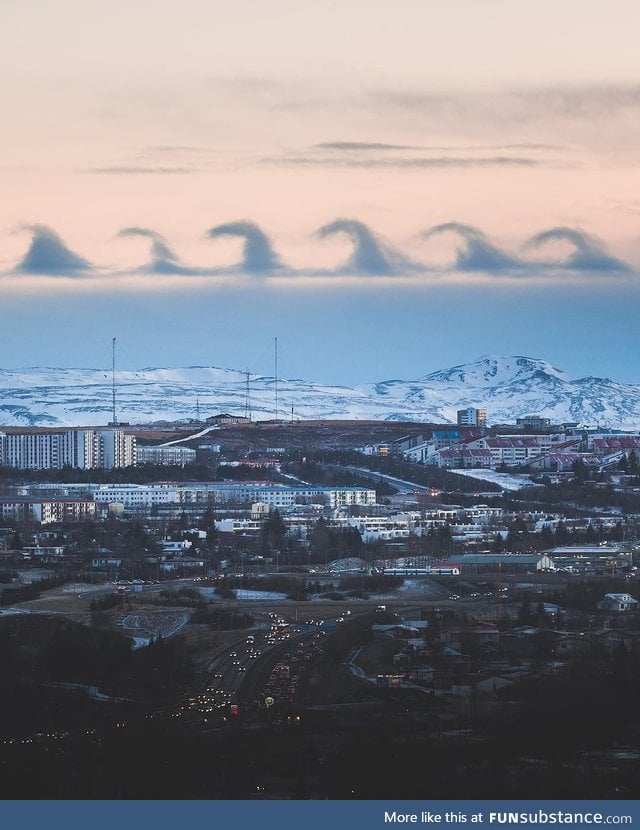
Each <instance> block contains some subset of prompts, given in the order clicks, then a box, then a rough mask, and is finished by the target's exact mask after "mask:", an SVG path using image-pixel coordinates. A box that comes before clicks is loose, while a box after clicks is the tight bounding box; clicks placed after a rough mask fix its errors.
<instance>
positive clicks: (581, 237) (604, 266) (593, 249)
mask: <svg viewBox="0 0 640 830" xmlns="http://www.w3.org/2000/svg"><path fill="white" fill-rule="evenodd" d="M548 242H569V243H570V244H571V245H573V246H574V250H573V252H572V253H570V254H569V256H568V257H567V258H566V259H565V260H561V261H545V262H544V263H542V264H543V265H545V266H547V267H550V268H562V269H566V270H570V271H598V272H600V273H603V272H604V273H608V272H629V271H631V267H630V266H629V265H628V264H627V263H626V262H623V261H622V260H621V259H617V258H616V257H613V256H611V255H610V254H608V253H607V252H606V250H605V248H604V245H603V244H602V243H601V242H600V240H599V239H597V238H596V237H595V236H592V235H590V234H587V233H585V232H584V231H580V230H577V229H576V228H567V227H555V228H549V229H548V230H546V231H541V232H540V233H537V234H536V235H535V236H532V237H531V239H529V240H528V241H527V242H526V243H525V245H524V248H525V250H526V249H539V248H541V247H542V246H544V245H546V244H547V243H548Z"/></svg>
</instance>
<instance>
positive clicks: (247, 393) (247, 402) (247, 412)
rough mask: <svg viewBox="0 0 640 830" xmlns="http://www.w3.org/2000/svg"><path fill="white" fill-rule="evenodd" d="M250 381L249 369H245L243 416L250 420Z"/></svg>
mask: <svg viewBox="0 0 640 830" xmlns="http://www.w3.org/2000/svg"><path fill="white" fill-rule="evenodd" d="M250 381H251V375H250V374H249V370H248V369H247V372H246V387H245V393H244V417H245V418H248V419H249V420H251V388H250V385H249V384H250Z"/></svg>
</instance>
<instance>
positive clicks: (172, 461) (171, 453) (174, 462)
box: [136, 446, 196, 467]
mask: <svg viewBox="0 0 640 830" xmlns="http://www.w3.org/2000/svg"><path fill="white" fill-rule="evenodd" d="M136 458H137V463H138V464H157V465H162V466H170V467H184V466H185V465H186V464H195V461H196V451H195V450H192V449H190V448H189V447H177V446H170V447H140V446H138V448H137V451H136Z"/></svg>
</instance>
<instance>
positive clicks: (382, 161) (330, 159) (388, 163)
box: [263, 155, 540, 170]
mask: <svg viewBox="0 0 640 830" xmlns="http://www.w3.org/2000/svg"><path fill="white" fill-rule="evenodd" d="M263 163H266V164H276V165H281V166H286V167H351V168H362V169H371V168H380V169H382V168H389V169H400V170H401V169H407V170H410V169H430V168H452V169H455V168H461V169H466V168H471V167H536V166H537V165H539V164H540V161H539V160H538V159H535V158H527V157H525V156H391V157H390V156H365V157H359V156H357V155H342V156H278V157H271V158H267V159H263Z"/></svg>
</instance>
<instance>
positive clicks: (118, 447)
mask: <svg viewBox="0 0 640 830" xmlns="http://www.w3.org/2000/svg"><path fill="white" fill-rule="evenodd" d="M639 451H640V432H638V433H634V432H631V431H622V430H615V429H612V428H607V429H602V428H599V427H598V426H597V425H596V426H594V427H588V426H585V425H582V424H578V423H562V424H554V423H552V421H551V419H549V418H547V417H541V416H539V415H526V416H522V417H519V418H518V419H517V420H516V421H515V422H514V423H513V424H491V425H489V424H488V420H487V412H486V411H485V410H484V409H480V408H468V409H463V410H460V411H458V415H457V424H455V425H451V424H425V423H410V422H394V421H330V420H326V421H293V420H292V421H291V422H288V421H279V420H273V421H253V420H251V418H250V417H247V416H246V415H245V416H240V415H233V414H229V413H221V414H218V415H213V416H211V417H209V418H206V419H203V420H202V421H191V422H178V423H175V424H169V423H162V424H147V425H130V424H121V423H117V422H116V420H115V416H114V419H113V422H112V423H111V424H109V425H108V426H106V427H100V426H90V427H89V426H88V427H73V428H67V427H55V428H43V427H16V426H11V427H9V426H7V427H3V428H1V429H0V511H1V523H0V649H1V652H2V655H3V665H4V666H6V667H7V671H6V672H5V673H4V676H3V679H2V681H1V682H0V694H1V695H2V709H1V710H2V712H3V715H2V719H1V721H0V724H1V728H0V759H1V760H2V763H3V769H5V770H8V771H7V773H6V774H5V775H4V777H3V784H2V787H3V794H4V796H5V797H22V796H24V797H27V793H30V794H31V797H33V794H34V793H37V794H38V797H50V798H85V797H86V798H93V797H98V798H148V797H153V798H162V797H176V798H183V797H186V798H323V797H329V798H340V799H345V798H378V797H397V798H415V797H424V796H425V793H427V795H428V797H431V798H458V797H466V798H469V797H475V798H486V797H488V796H491V797H503V798H512V797H513V798H519V797H534V796H535V797H548V798H553V797H557V796H558V795H559V794H561V795H562V797H576V798H580V797H586V796H588V797H603V798H634V797H636V795H637V792H638V785H639V783H640V781H639V780H638V774H639V772H640V722H639V721H638V719H637V713H636V705H635V700H636V696H637V693H638V691H640V671H639V670H638V661H637V656H638V653H639V650H640V604H639V598H640V591H639V589H638V584H639V577H638V576H637V574H638V564H639V560H640V538H639V536H638V527H639V523H640V469H639V460H640V455H639ZM160 746H162V747H163V749H162V751H160V749H159V747H160ZM203 758H207V759H209V760H208V761H207V762H204V761H203ZM25 766H26V767H28V768H30V769H32V770H34V769H35V770H38V773H37V775H33V774H32V775H31V776H30V780H29V783H28V786H27V783H26V782H25V781H24V780H23V778H22V772H21V770H23V769H24V768H25Z"/></svg>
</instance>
